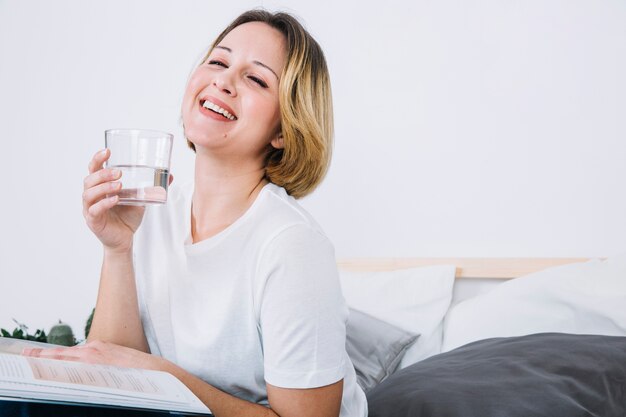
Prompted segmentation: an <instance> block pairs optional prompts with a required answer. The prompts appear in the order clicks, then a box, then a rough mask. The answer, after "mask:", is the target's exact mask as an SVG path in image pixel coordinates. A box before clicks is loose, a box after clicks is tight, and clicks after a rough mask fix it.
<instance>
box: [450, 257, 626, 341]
mask: <svg viewBox="0 0 626 417" xmlns="http://www.w3.org/2000/svg"><path fill="white" fill-rule="evenodd" d="M444 329H445V330H444V342H443V351H444V352H447V351H449V350H452V349H454V348H456V347H459V346H462V345H465V344H467V343H470V342H474V341H476V340H481V339H488V338H491V337H508V336H522V335H527V334H533V333H543V332H557V333H575V334H600V335H609V336H611V335H613V336H624V335H626V253H624V254H621V255H618V256H615V257H612V258H610V259H607V260H604V261H602V260H600V259H592V260H590V261H587V262H579V263H575V264H568V265H563V266H558V267H553V268H548V269H545V270H543V271H539V272H535V273H533V274H529V275H527V276H525V277H520V278H517V279H513V280H511V281H507V282H504V283H502V284H500V285H498V286H497V287H495V288H494V289H493V290H491V291H490V292H488V293H486V294H482V295H479V296H476V297H474V298H471V299H468V300H465V301H462V302H460V303H459V304H457V305H455V306H453V307H452V308H451V309H450V311H449V312H448V315H447V316H446V320H445V324H444Z"/></svg>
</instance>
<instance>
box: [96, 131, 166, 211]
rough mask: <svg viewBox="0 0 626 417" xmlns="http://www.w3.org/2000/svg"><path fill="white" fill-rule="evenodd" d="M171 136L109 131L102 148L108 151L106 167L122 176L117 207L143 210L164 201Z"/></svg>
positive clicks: (152, 132)
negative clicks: (115, 170)
mask: <svg viewBox="0 0 626 417" xmlns="http://www.w3.org/2000/svg"><path fill="white" fill-rule="evenodd" d="M173 141H174V136H173V135H172V134H170V133H166V132H159V131H157V130H146V129H109V130H106V131H105V132H104V143H105V146H106V147H107V148H108V149H109V150H110V151H111V156H110V157H109V159H108V161H107V162H106V167H107V168H111V169H119V170H120V171H121V172H122V177H121V178H120V181H121V182H122V189H121V190H120V191H119V192H118V193H117V195H118V196H119V202H118V204H123V205H132V206H144V205H147V204H163V203H165V202H166V201H167V186H168V184H169V173H170V158H171V155H172V143H173Z"/></svg>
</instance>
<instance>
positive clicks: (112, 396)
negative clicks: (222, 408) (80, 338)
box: [0, 337, 211, 416]
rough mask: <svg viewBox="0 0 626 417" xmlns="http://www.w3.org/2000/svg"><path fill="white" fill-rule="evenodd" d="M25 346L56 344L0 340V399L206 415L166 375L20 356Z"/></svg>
mask: <svg viewBox="0 0 626 417" xmlns="http://www.w3.org/2000/svg"><path fill="white" fill-rule="evenodd" d="M25 347H41V348H50V347H56V346H55V345H50V344H46V343H38V342H32V341H25V340H18V339H11V338H6V337H0V397H4V398H10V399H26V400H44V401H49V402H59V403H65V404H67V403H76V404H81V405H90V404H91V405H105V406H120V407H130V408H138V409H150V410H164V411H174V412H181V413H189V414H198V415H207V416H208V415H211V411H210V410H209V409H208V408H207V407H206V405H204V404H203V403H202V402H201V401H200V400H199V399H198V397H196V396H195V395H194V394H193V393H192V392H191V391H190V390H189V388H187V387H186V386H185V385H184V384H183V383H182V382H180V381H179V380H178V379H177V378H176V377H174V376H173V375H171V374H169V373H167V372H161V371H152V370H146V369H132V368H120V367H116V366H109V365H96V364H88V363H82V362H73V361H61V360H52V359H44V358H34V357H27V356H21V355H20V354H21V352H22V349H24V348H25Z"/></svg>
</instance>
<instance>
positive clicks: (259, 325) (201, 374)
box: [26, 10, 367, 417]
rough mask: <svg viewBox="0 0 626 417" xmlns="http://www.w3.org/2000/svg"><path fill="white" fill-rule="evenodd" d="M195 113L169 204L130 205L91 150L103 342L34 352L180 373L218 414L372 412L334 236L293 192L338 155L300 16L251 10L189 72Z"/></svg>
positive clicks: (304, 190)
mask: <svg viewBox="0 0 626 417" xmlns="http://www.w3.org/2000/svg"><path fill="white" fill-rule="evenodd" d="M182 119H183V125H184V132H185V136H186V138H187V140H188V144H189V146H190V147H191V148H192V149H193V150H194V151H195V153H196V160H195V174H194V182H193V184H188V185H183V186H180V187H178V186H174V187H172V188H171V189H170V195H169V197H168V203H167V204H166V205H165V206H160V207H150V208H149V209H147V210H144V208H142V207H132V206H120V205H116V203H117V197H112V198H106V195H107V194H109V195H110V194H111V193H114V192H115V191H116V190H119V189H120V181H124V178H120V175H121V174H120V172H119V171H115V170H110V169H104V168H103V164H104V162H105V161H106V160H107V159H108V158H109V153H108V151H106V150H104V151H101V152H99V153H97V154H96V155H95V156H94V157H93V159H92V160H91V162H90V163H89V172H90V174H89V175H88V176H87V177H86V178H85V189H84V194H83V203H84V216H85V219H86V222H87V225H88V226H89V228H90V229H91V230H92V231H93V233H94V234H95V235H96V236H97V237H98V238H99V239H100V241H101V242H102V244H103V247H104V259H103V265H102V275H101V278H100V289H99V293H98V300H97V304H96V313H95V317H94V320H93V325H92V328H91V333H90V335H89V341H88V343H87V344H86V345H85V346H83V347H81V348H69V349H63V350H55V349H53V350H49V351H37V350H34V351H29V352H26V354H31V355H39V356H45V357H53V358H60V357H63V358H64V359H74V360H80V361H89V362H99V363H107V364H114V365H120V366H132V367H141V368H147V369H158V370H164V371H168V372H170V373H172V374H173V375H175V376H176V377H178V378H179V379H180V380H181V381H182V382H183V383H184V384H185V385H187V386H188V387H189V388H190V389H191V390H192V391H193V392H194V393H195V394H196V395H197V396H198V397H199V398H200V399H201V400H202V401H203V402H204V403H206V405H207V406H208V407H209V408H210V409H211V410H212V411H213V413H214V414H215V415H216V416H217V417H228V416H244V415H245V416H277V415H278V416H281V417H306V416H315V417H323V416H328V417H330V416H342V417H364V416H366V415H367V405H366V400H365V395H364V393H363V391H362V390H361V389H360V388H359V386H358V385H357V383H356V376H355V371H354V367H353V365H352V363H351V362H350V359H349V358H348V355H347V353H346V350H345V322H346V319H347V308H346V306H345V304H344V300H343V297H342V295H341V289H340V286H339V281H338V274H337V269H336V264H335V259H334V252H333V246H332V245H331V243H330V242H329V240H328V238H327V237H326V236H325V235H324V233H323V231H322V230H321V229H320V227H319V226H318V225H317V224H316V223H315V221H314V220H313V219H312V217H311V216H310V215H309V214H308V213H307V212H306V211H305V210H303V209H302V208H301V207H300V206H299V205H298V203H297V202H296V200H295V199H296V198H299V197H302V196H305V195H307V194H309V193H310V192H312V191H313V190H314V189H315V188H316V186H317V185H318V184H319V183H320V181H321V180H322V179H323V178H324V175H325V173H326V171H327V168H328V165H329V162H330V156H331V146H332V142H331V141H332V133H333V132H332V131H333V119H332V103H331V92H330V81H329V77H328V70H327V67H326V62H325V59H324V55H323V53H322V51H321V49H320V47H319V45H318V44H317V43H316V42H315V40H314V39H313V38H312V37H311V36H310V35H309V34H308V33H307V32H306V30H305V29H304V28H303V27H302V26H301V25H300V24H299V23H298V21H297V20H296V19H294V18H293V17H292V16H290V15H288V14H284V13H277V14H271V13H269V12H266V11H259V10H255V11H249V12H246V13H244V14H242V15H241V16H239V17H238V18H237V19H236V20H235V21H234V22H233V23H232V24H231V25H229V26H228V27H227V28H226V29H225V30H224V31H223V32H222V34H220V35H219V36H218V38H217V39H216V41H215V42H214V44H213V45H212V47H211V49H210V51H209V53H208V54H207V56H206V57H205V59H204V60H203V61H202V63H201V64H200V65H199V66H198V67H197V68H196V69H195V71H194V72H193V74H192V75H191V77H190V79H189V81H188V84H187V87H186V91H185V95H184V98H183V104H182Z"/></svg>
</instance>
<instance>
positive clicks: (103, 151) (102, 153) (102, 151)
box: [100, 148, 107, 156]
mask: <svg viewBox="0 0 626 417" xmlns="http://www.w3.org/2000/svg"><path fill="white" fill-rule="evenodd" d="M106 153H107V148H104V149H103V150H101V151H100V155H102V156H104V155H106Z"/></svg>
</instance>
